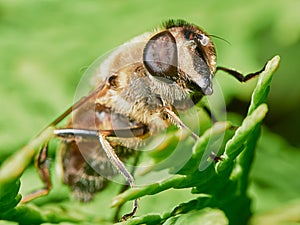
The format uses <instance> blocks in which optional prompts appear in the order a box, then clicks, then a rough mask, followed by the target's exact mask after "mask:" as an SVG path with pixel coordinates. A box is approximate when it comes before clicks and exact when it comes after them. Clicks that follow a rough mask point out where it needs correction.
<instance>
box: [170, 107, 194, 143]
mask: <svg viewBox="0 0 300 225" xmlns="http://www.w3.org/2000/svg"><path fill="white" fill-rule="evenodd" d="M164 112H165V113H166V114H167V115H168V116H169V118H170V120H171V122H172V123H173V124H175V125H176V126H177V127H179V128H180V129H186V130H189V131H190V132H191V134H192V137H193V138H194V139H195V141H197V140H198V139H199V136H198V135H197V134H195V133H194V132H193V131H191V129H190V128H189V127H188V126H186V125H185V124H184V123H183V122H182V121H181V119H180V118H179V117H178V116H177V115H176V114H175V113H174V112H173V111H172V110H171V109H169V108H168V107H165V108H164Z"/></svg>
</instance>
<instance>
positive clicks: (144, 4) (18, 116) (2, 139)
mask: <svg viewBox="0 0 300 225" xmlns="http://www.w3.org/2000/svg"><path fill="white" fill-rule="evenodd" d="M299 8H300V2H299V1H298V0H276V1H272V0H254V1H237V0H228V1H216V0H214V1H179V0H173V1H158V0H156V1H154V0H152V1H137V0H136V1H133V0H131V1H79V0H76V1H74V0H73V1H71V0H67V1H58V0H52V1H50V0H48V1H46V0H40V1H33V0H26V1H25V0H23V1H22V0H20V1H17V0H10V1H9V0H7V1H3V0H0V110H1V116H0V143H1V147H0V150H1V151H0V162H2V161H3V160H4V158H6V157H7V156H8V155H10V154H11V153H12V152H14V151H16V150H18V149H19V148H20V147H21V146H23V145H24V144H25V143H26V142H27V141H28V140H30V139H31V138H32V137H33V136H34V135H35V134H36V133H37V132H38V131H40V130H41V129H42V128H43V127H44V126H46V125H47V123H49V122H50V121H52V120H53V119H54V118H55V117H57V116H58V115H59V114H60V113H62V112H63V111H64V110H65V109H66V108H67V107H68V106H70V105H71V103H72V102H73V98H74V93H75V91H76V87H77V84H78V82H79V80H80V78H81V76H82V74H83V73H84V71H85V69H86V68H87V67H88V66H89V65H90V64H91V63H92V62H93V61H94V60H95V59H96V58H97V57H99V56H100V55H103V54H104V53H106V52H108V51H110V50H111V49H113V48H114V47H117V46H118V45H120V44H122V43H124V42H126V41H128V40H129V39H130V38H132V37H134V36H136V35H139V34H141V33H143V32H146V31H151V30H153V29H154V28H155V27H157V26H159V25H160V24H161V22H162V21H164V20H167V19H170V18H174V19H176V18H180V19H185V20H187V21H190V22H193V23H195V24H197V25H199V26H200V27H202V28H203V29H204V30H206V31H207V32H208V33H209V34H213V35H217V36H220V37H222V38H224V39H226V40H227V41H229V42H230V44H227V43H226V42H224V41H222V40H219V39H214V42H215V44H216V49H217V56H218V65H222V66H226V67H229V68H235V69H237V70H239V71H241V72H244V73H247V72H252V71H256V70H258V69H260V68H261V67H262V66H263V65H264V63H265V62H266V61H267V60H269V59H270V58H272V57H273V56H274V55H276V54H279V55H280V56H281V65H280V68H279V70H278V71H277V73H276V74H275V77H274V80H273V83H272V86H271V93H270V96H269V102H268V104H269V108H270V112H269V114H268V116H267V119H266V121H265V129H264V131H263V135H262V138H261V141H260V143H259V147H258V149H257V158H256V161H255V163H254V168H253V175H252V176H253V181H254V182H253V185H252V186H251V193H252V195H253V196H254V204H253V211H254V212H257V213H264V212H270V211H269V210H276V209H277V207H282V208H284V207H286V208H288V210H287V212H290V211H291V210H289V207H290V205H292V206H293V209H294V208H296V209H297V210H298V212H299V211H300V210H299V208H300V179H298V178H297V177H298V175H299V172H298V171H299V169H300V165H298V164H300V157H299V148H300V138H299V134H300V132H299V131H300V129H299V127H300V119H299V114H300V104H299V103H300V89H299V84H298V81H299V75H298V72H299V69H300V66H299V59H300V13H299V12H298V11H299ZM216 80H217V81H218V82H219V83H220V84H221V85H222V89H223V94H224V96H225V99H226V103H227V105H228V110H229V111H235V112H238V113H241V114H242V115H243V116H244V115H245V114H246V109H247V105H248V102H249V96H250V93H251V90H252V88H253V85H254V83H253V82H254V81H251V82H250V83H249V84H239V83H238V82H236V81H235V80H233V79H232V78H230V77H229V76H226V75H224V73H220V74H218V75H216ZM299 214H300V213H299ZM299 217H300V216H299ZM299 217H298V222H299V221H300V219H299Z"/></svg>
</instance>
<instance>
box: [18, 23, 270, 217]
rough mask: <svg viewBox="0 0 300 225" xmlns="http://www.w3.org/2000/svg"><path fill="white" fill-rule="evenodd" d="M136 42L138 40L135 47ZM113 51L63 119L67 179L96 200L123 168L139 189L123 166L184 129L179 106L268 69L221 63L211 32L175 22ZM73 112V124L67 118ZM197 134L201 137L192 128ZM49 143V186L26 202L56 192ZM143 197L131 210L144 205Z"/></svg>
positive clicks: (44, 172)
mask: <svg viewBox="0 0 300 225" xmlns="http://www.w3.org/2000/svg"><path fill="white" fill-rule="evenodd" d="M128 43H130V44H129V45H128ZM128 43H127V44H124V45H122V46H121V47H119V48H118V49H116V50H115V51H113V52H112V54H111V55H110V56H108V58H107V59H106V60H105V61H104V62H103V63H102V64H101V65H100V67H99V72H98V73H97V74H95V80H96V81H95V82H94V89H93V90H92V91H91V92H90V94H89V95H87V96H86V97H83V98H82V99H80V100H79V101H78V102H76V103H75V104H74V105H73V106H72V107H70V108H69V109H68V110H67V111H66V112H65V113H63V114H62V115H61V116H60V117H58V118H57V119H56V120H55V121H54V122H52V123H51V124H50V125H49V126H55V127H56V129H55V131H54V134H55V136H57V137H58V138H60V139H62V143H61V147H60V152H61V159H62V169H63V171H64V182H65V183H66V184H68V185H69V186H70V188H71V190H72V193H73V195H74V196H75V198H77V199H79V200H80V201H83V202H87V201H90V200H91V199H92V198H93V196H94V195H95V193H97V192H99V191H101V190H102V189H103V188H105V186H106V184H107V182H108V178H110V177H113V176H115V175H116V174H118V173H120V174H121V175H122V176H123V177H124V178H125V179H126V181H127V182H128V184H129V185H130V186H131V187H133V186H134V178H133V176H132V175H131V173H130V172H129V171H128V169H127V168H126V167H125V165H124V164H123V161H124V160H126V159H127V158H128V157H129V156H131V155H133V154H134V150H133V149H134V148H135V147H136V146H138V145H140V144H141V143H142V142H143V139H144V138H145V137H148V136H151V135H153V134H156V133H158V132H160V131H162V130H164V129H165V128H167V127H168V126H170V125H171V124H174V125H176V126H178V127H179V128H182V129H188V127H187V126H186V125H185V124H184V123H183V122H182V121H181V119H180V118H179V116H178V114H177V110H178V109H179V110H185V109H188V108H190V107H191V106H192V105H193V104H187V102H188V101H187V100H188V99H191V100H192V102H193V103H197V102H199V101H200V100H201V98H202V97H203V96H206V95H211V94H212V93H213V87H212V79H213V77H214V74H215V73H216V71H217V70H223V71H225V72H227V73H228V74H230V75H232V76H233V77H235V78H236V79H237V80H239V81H240V82H245V81H247V80H249V79H251V78H252V77H255V76H257V75H258V74H260V73H261V72H262V71H263V69H264V68H263V69H262V70H260V71H258V72H255V73H251V74H248V75H246V76H243V75H242V74H240V73H239V72H237V71H234V70H230V69H227V68H225V67H217V66H216V51H215V46H214V43H213V42H212V40H211V37H210V36H209V35H208V34H207V33H205V32H204V31H203V30H202V29H201V28H199V27H198V26H196V25H194V24H191V23H188V22H185V21H183V20H169V21H167V22H166V23H164V24H163V26H162V28H160V29H158V30H156V31H155V32H150V33H145V34H143V35H140V36H138V37H136V38H134V39H133V40H131V41H129V42H128ZM70 114H72V116H70V119H69V121H68V124H67V125H66V126H64V127H59V126H58V125H59V123H60V122H61V121H62V120H63V119H65V118H66V117H67V116H69V115H70ZM192 136H193V137H194V138H195V139H197V135H196V134H194V133H192ZM47 145H48V143H45V145H44V147H43V148H42V149H41V151H40V153H39V156H38V159H37V166H38V168H39V173H40V175H41V177H42V180H43V182H44V183H45V188H44V189H43V190H40V191H37V192H35V193H32V194H31V195H29V196H28V197H27V198H25V199H24V201H28V200H31V199H33V198H36V197H38V196H41V195H45V194H47V193H48V192H49V190H50V189H51V186H52V185H51V181H50V175H49V171H48V168H47V166H46V164H45V161H46V159H47ZM137 205H138V204H137V200H135V201H134V206H133V209H132V211H131V212H130V213H129V214H126V215H125V216H123V219H126V218H127V217H130V216H133V215H134V214H135V212H136V210H137Z"/></svg>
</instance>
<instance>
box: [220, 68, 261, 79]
mask: <svg viewBox="0 0 300 225" xmlns="http://www.w3.org/2000/svg"><path fill="white" fill-rule="evenodd" d="M266 65H267V64H265V65H264V67H263V68H262V69H261V70H259V71H257V72H254V73H249V74H247V75H245V76H244V75H243V74H241V73H240V72H238V71H236V70H233V69H228V68H226V67H222V66H218V67H217V71H218V70H221V71H224V72H226V73H228V74H229V75H232V76H233V77H234V78H236V79H237V80H238V81H240V82H246V81H248V80H250V79H252V78H254V77H256V76H258V75H259V74H261V73H262V72H263V71H264V70H265V67H266Z"/></svg>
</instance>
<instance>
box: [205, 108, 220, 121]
mask: <svg viewBox="0 0 300 225" xmlns="http://www.w3.org/2000/svg"><path fill="white" fill-rule="evenodd" d="M203 109H204V111H205V112H206V113H207V115H208V116H209V117H210V119H211V122H212V123H213V124H214V123H216V122H218V120H217V118H216V117H215V116H214V114H213V113H212V112H211V110H210V108H208V107H207V106H203Z"/></svg>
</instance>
